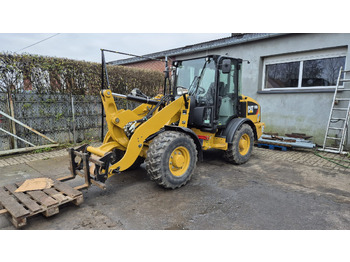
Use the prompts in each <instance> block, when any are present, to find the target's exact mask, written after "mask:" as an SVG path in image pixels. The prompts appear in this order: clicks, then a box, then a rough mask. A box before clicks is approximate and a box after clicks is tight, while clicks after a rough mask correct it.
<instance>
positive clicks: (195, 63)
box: [172, 55, 242, 132]
mask: <svg viewBox="0 0 350 262" xmlns="http://www.w3.org/2000/svg"><path fill="white" fill-rule="evenodd" d="M241 64H242V60H241V59H235V58H231V57H227V56H218V55H210V56H206V57H201V58H195V59H188V60H180V61H174V62H173V66H174V72H173V74H172V75H173V77H174V79H173V81H174V85H173V88H174V90H173V93H174V94H176V93H177V94H178V95H181V94H183V93H186V92H187V93H188V94H189V96H190V99H191V106H190V115H189V120H188V126H189V127H195V128H198V129H201V130H202V131H206V132H216V130H217V129H218V128H224V127H225V126H226V124H227V123H228V122H229V121H230V120H231V119H232V118H234V117H237V115H238V112H237V109H238V102H239V101H238V99H239V98H238V96H239V95H238V94H239V93H240V75H241V73H240V71H241V70H240V69H241Z"/></svg>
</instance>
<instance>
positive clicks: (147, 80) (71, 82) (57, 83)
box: [0, 53, 164, 95]
mask: <svg viewBox="0 0 350 262" xmlns="http://www.w3.org/2000/svg"><path fill="white" fill-rule="evenodd" d="M107 69H108V75H109V81H110V86H111V89H112V91H113V92H116V93H122V94H127V93H129V92H130V91H131V90H132V89H133V88H139V89H140V90H141V91H142V92H143V93H145V94H147V95H155V94H157V93H158V92H159V91H160V89H161V88H162V85H163V81H164V76H163V74H162V73H161V72H158V71H151V70H144V69H137V68H129V67H123V66H110V65H108V66H107ZM100 90H101V64H99V63H92V62H86V61H77V60H71V59H66V58H55V57H45V56H38V55H30V54H24V55H17V54H11V53H0V92H9V91H11V92H12V93H22V92H34V93H38V94H52V93H59V94H74V95H85V94H89V95H97V94H98V93H99V91H100Z"/></svg>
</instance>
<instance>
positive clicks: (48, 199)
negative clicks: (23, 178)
mask: <svg viewBox="0 0 350 262" xmlns="http://www.w3.org/2000/svg"><path fill="white" fill-rule="evenodd" d="M22 183H23V182H21V183H15V184H10V185H6V186H3V187H0V215H1V214H7V215H8V216H9V217H10V220H11V222H12V224H13V225H14V226H15V227H16V228H20V227H23V226H25V225H26V224H27V218H28V217H31V216H34V215H36V214H39V213H42V214H43V215H44V216H46V217H50V216H52V215H55V214H57V213H58V212H59V206H60V205H63V204H66V203H68V202H72V203H73V204H75V205H80V204H81V203H83V201H84V198H83V194H82V192H80V191H78V190H76V189H74V188H72V187H70V186H69V185H67V184H65V183H62V182H59V181H57V180H56V181H54V185H53V186H52V187H51V188H49V189H44V190H35V191H27V192H23V193H22V192H21V193H15V192H14V191H15V190H16V189H17V188H18V187H19V186H21V185H22ZM1 208H2V209H1Z"/></svg>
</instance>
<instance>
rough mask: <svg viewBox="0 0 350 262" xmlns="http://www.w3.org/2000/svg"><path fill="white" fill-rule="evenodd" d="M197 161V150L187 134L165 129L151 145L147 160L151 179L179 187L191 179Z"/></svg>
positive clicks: (161, 183)
mask: <svg viewBox="0 0 350 262" xmlns="http://www.w3.org/2000/svg"><path fill="white" fill-rule="evenodd" d="M196 163H197V150H196V145H195V144H194V142H193V140H192V139H191V138H190V137H189V136H188V135H186V134H184V133H181V132H175V131H165V132H163V133H161V134H159V135H158V136H157V137H156V138H154V140H153V141H152V143H151V144H150V146H149V149H148V151H147V157H146V160H145V164H146V170H147V173H148V175H149V176H150V179H151V180H153V181H155V182H156V183H157V184H158V185H161V186H163V187H165V188H171V189H175V188H179V187H181V186H183V185H185V184H186V183H187V182H188V181H189V180H190V179H191V176H192V174H193V173H194V170H195V168H196Z"/></svg>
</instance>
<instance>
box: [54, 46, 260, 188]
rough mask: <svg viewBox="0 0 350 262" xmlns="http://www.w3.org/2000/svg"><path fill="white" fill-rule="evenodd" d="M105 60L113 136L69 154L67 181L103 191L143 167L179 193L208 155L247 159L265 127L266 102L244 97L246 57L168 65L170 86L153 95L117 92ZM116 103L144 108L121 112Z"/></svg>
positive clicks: (106, 97) (234, 161)
mask: <svg viewBox="0 0 350 262" xmlns="http://www.w3.org/2000/svg"><path fill="white" fill-rule="evenodd" d="M107 51H108V50H107ZM102 55H103V52H102ZM102 61H103V65H102V66H104V68H105V71H106V79H107V84H108V88H107V89H103V90H102V91H101V99H102V103H103V107H104V110H105V114H106V116H105V119H106V122H107V126H108V132H107V134H106V135H105V137H104V140H103V143H102V145H101V146H99V147H92V146H88V145H84V146H81V147H80V148H75V149H74V148H71V149H69V154H70V163H71V164H70V170H71V172H72V174H71V176H68V177H65V178H62V179H60V180H61V181H64V180H68V179H72V178H74V177H75V176H76V175H77V174H78V175H80V176H82V177H84V178H85V184H84V185H82V186H81V188H84V187H88V186H90V185H91V184H95V185H98V186H100V187H101V188H105V184H104V183H105V181H106V180H107V179H108V178H109V177H111V176H113V175H114V174H118V173H119V172H122V171H125V170H127V169H130V168H134V167H138V166H139V165H140V164H141V163H142V162H145V165H146V170H147V173H148V175H149V177H150V179H151V180H153V181H155V182H156V183H157V184H159V185H161V186H163V187H165V188H171V189H175V188H178V187H181V186H183V185H185V184H186V183H187V182H188V181H189V180H190V178H191V176H192V175H193V173H194V171H195V168H196V164H197V161H198V160H199V161H201V160H202V159H203V151H205V150H208V149H211V148H214V149H219V150H223V151H224V154H223V155H224V158H225V160H226V161H228V162H230V163H232V164H243V163H245V162H247V161H248V160H249V158H250V156H251V154H252V150H253V144H254V140H256V139H258V138H259V137H260V136H261V135H262V132H263V128H264V124H263V123H262V122H261V107H260V105H259V104H258V103H257V102H256V101H255V100H254V99H252V98H250V97H247V96H243V95H241V67H242V60H241V59H236V58H232V57H228V56H220V55H208V56H206V57H199V58H193V59H187V60H178V61H173V62H172V67H171V70H170V69H169V67H168V66H167V64H166V71H165V75H166V79H168V85H166V83H167V82H166V81H165V86H164V93H163V94H159V95H157V96H155V97H148V96H147V95H145V94H143V93H142V92H141V91H140V90H139V89H134V90H132V92H131V94H129V95H123V94H116V93H113V92H112V90H111V89H110V87H109V83H108V74H107V69H106V66H105V65H104V64H105V63H104V57H103V58H102ZM102 72H103V69H102ZM170 72H171V74H170ZM169 75H171V77H169ZM170 78H171V79H170ZM102 79H104V77H103V78H102ZM115 98H119V99H128V100H131V101H136V102H140V103H141V104H140V105H139V106H138V107H136V108H135V109H133V110H124V109H118V108H117V106H116V103H115Z"/></svg>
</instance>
